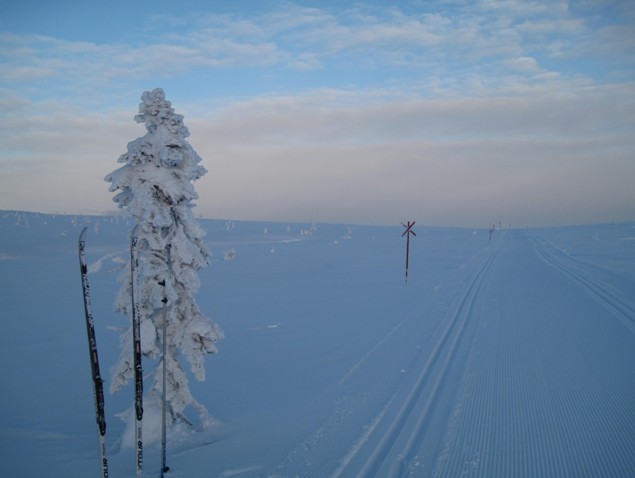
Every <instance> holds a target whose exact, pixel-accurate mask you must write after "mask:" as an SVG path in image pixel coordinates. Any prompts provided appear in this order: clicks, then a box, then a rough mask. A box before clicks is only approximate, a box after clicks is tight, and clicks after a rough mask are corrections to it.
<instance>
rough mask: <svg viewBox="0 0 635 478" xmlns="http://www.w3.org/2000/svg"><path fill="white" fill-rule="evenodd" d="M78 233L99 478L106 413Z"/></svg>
mask: <svg viewBox="0 0 635 478" xmlns="http://www.w3.org/2000/svg"><path fill="white" fill-rule="evenodd" d="M87 229H88V228H87V227H85V228H84V229H83V230H82V232H81V234H80V235H79V269H80V273H81V278H82V291H83V293H84V313H85V316H86V331H87V333H88V353H89V355H90V368H91V372H92V377H93V391H94V393H95V412H96V418H97V431H98V434H97V437H98V440H99V468H100V473H101V474H100V476H101V478H108V460H107V458H106V413H105V407H104V381H103V380H102V378H101V373H100V372H99V357H98V355H97V340H96V338H95V323H94V320H93V312H92V309H91V306H90V286H89V284H88V267H87V266H86V251H85V246H86V230H87Z"/></svg>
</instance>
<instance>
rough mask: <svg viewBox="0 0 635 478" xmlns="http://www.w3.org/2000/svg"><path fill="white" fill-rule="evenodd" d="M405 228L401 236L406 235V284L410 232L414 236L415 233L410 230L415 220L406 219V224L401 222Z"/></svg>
mask: <svg viewBox="0 0 635 478" xmlns="http://www.w3.org/2000/svg"><path fill="white" fill-rule="evenodd" d="M401 225H402V226H403V227H405V228H406V230H405V231H404V232H403V234H402V235H401V237H403V236H406V285H408V260H409V258H410V234H412V235H413V236H416V235H417V234H416V233H415V232H414V231H413V230H412V226H414V225H415V221H412V222H410V221H408V224H404V223H403V222H402V223H401Z"/></svg>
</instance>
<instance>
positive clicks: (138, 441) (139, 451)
mask: <svg viewBox="0 0 635 478" xmlns="http://www.w3.org/2000/svg"><path fill="white" fill-rule="evenodd" d="M137 241H138V238H137V227H135V229H134V230H133V231H132V236H131V238H130V296H131V297H132V342H133V347H134V349H133V354H134V375H135V402H134V403H135V448H136V453H135V463H136V470H137V475H140V474H142V473H143V369H142V367H141V314H140V313H139V304H138V303H137V301H135V281H136V279H137V267H138V265H139V259H138V257H137Z"/></svg>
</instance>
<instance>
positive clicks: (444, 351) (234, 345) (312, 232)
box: [0, 212, 635, 478]
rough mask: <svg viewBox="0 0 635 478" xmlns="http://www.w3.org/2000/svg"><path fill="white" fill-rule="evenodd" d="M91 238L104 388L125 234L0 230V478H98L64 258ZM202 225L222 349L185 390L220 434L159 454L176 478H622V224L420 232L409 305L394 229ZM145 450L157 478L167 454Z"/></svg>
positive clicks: (632, 410)
mask: <svg viewBox="0 0 635 478" xmlns="http://www.w3.org/2000/svg"><path fill="white" fill-rule="evenodd" d="M86 224H88V225H90V230H89V235H88V237H87V255H88V260H89V265H90V264H93V265H94V266H93V268H92V269H91V274H90V276H89V277H90V281H91V292H92V297H91V299H92V304H93V312H94V316H95V322H96V331H97V341H98V346H99V352H100V364H101V367H102V371H103V372H104V375H106V373H105V372H107V371H108V369H109V368H110V367H112V365H113V364H114V363H115V361H116V359H117V356H118V353H119V351H118V334H119V332H118V329H120V328H122V327H126V326H127V322H126V318H125V317H121V316H118V315H116V314H115V313H114V312H113V311H112V303H113V301H114V298H115V295H116V290H117V283H116V277H117V276H118V274H119V268H120V267H122V263H121V261H120V258H121V257H125V256H126V254H127V243H128V237H127V235H128V233H129V231H130V230H131V229H132V225H131V224H130V223H129V222H127V221H124V220H122V219H115V218H110V217H99V218H97V217H77V218H71V217H67V216H57V217H53V216H47V215H37V214H24V213H15V212H4V213H2V214H0V258H2V259H1V260H0V272H1V274H0V280H2V288H1V289H0V290H1V291H2V292H1V293H2V303H3V314H2V316H3V318H5V320H4V333H3V334H2V335H1V336H0V360H1V363H2V364H3V365H2V367H0V383H2V384H3V393H2V398H0V404H1V405H2V406H1V407H0V453H1V454H2V458H3V463H4V465H5V472H6V473H7V476H24V477H39V476H61V477H62V476H63V477H71V478H73V477H78V478H79V477H82V478H84V477H89V476H97V473H98V466H97V462H96V460H97V458H96V457H97V450H96V441H97V440H96V436H95V423H94V407H93V401H92V389H91V383H90V371H89V364H88V357H87V356H86V337H85V327H84V319H83V315H82V314H83V310H82V304H81V300H82V299H81V290H80V283H79V267H78V264H77V257H76V255H77V253H76V241H77V237H76V236H77V235H78V234H79V231H80V230H81V228H82V227H83V226H84V225H86ZM202 224H203V226H204V227H205V229H206V230H207V232H208V234H207V236H206V242H207V244H208V246H209V248H210V249H211V250H212V252H213V253H214V262H213V264H212V266H210V267H209V268H207V269H204V270H203V271H201V274H200V279H201V290H200V291H199V293H198V294H197V296H196V299H197V302H198V304H199V306H200V308H201V310H202V311H204V313H206V314H209V315H210V316H211V317H212V318H213V319H214V320H215V321H216V322H217V323H218V324H219V325H220V326H221V328H222V329H223V330H224V332H225V339H224V340H222V341H220V342H219V343H218V347H219V350H220V352H219V354H218V355H215V356H212V357H210V358H209V359H208V360H207V361H206V368H207V381H206V382H203V383H199V382H196V381H195V380H191V381H190V386H191V389H192V392H193V394H194V396H195V397H197V398H199V399H200V400H201V401H202V402H203V403H204V405H205V406H206V407H207V408H208V409H209V411H210V412H211V413H212V414H213V415H214V416H215V418H216V419H217V422H216V425H215V426H213V427H212V428H211V429H209V430H207V431H205V432H199V433H194V434H182V435H174V436H172V437H170V440H169V442H168V465H169V466H170V468H171V471H170V476H174V477H188V478H190V477H191V478H197V477H206V478H209V477H236V476H239V477H292V476H302V477H311V476H313V477H367V476H368V477H371V476H377V477H384V476H388V477H405V476H417V477H420V476H421V477H429V476H430V477H455V476H476V477H510V476H514V477H536V476H541V477H563V476H564V477H568V476H571V477H587V476H588V477H598V476H600V477H603V476H607V477H628V476H632V470H633V469H635V454H633V452H632V450H633V449H635V405H634V402H633V397H635V369H634V367H633V366H632V364H633V363H635V333H634V331H633V330H634V328H633V320H634V319H635V313H634V311H635V297H634V295H635V260H634V259H635V241H633V240H629V239H628V238H630V237H633V236H635V228H634V225H633V224H615V225H613V224H608V225H593V226H587V227H575V228H553V229H544V230H543V229H536V230H503V231H496V232H495V233H494V236H493V238H492V241H491V242H489V241H488V231H487V230H485V229H483V230H480V231H473V230H466V229H437V228H425V227H419V228H417V227H415V229H416V232H417V237H415V238H412V240H411V245H410V246H411V251H410V252H411V257H410V275H409V283H408V286H407V287H406V286H405V285H404V275H403V274H404V270H403V268H404V259H405V257H404V254H405V240H404V239H403V238H402V237H401V236H400V234H401V228H400V227H394V228H389V227H386V228H381V227H363V226H356V227H355V228H349V227H347V226H345V225H316V226H314V227H311V226H310V225H306V224H303V225H299V224H291V225H287V224H271V223H269V224H264V223H242V222H236V223H225V222H224V221H202ZM351 229H352V230H351ZM345 237H346V239H345ZM232 249H233V250H234V251H235V255H234V256H233V258H232V260H224V252H225V251H227V250H232ZM113 329H115V330H113ZM144 369H145V370H147V371H150V370H151V369H152V363H147V366H146V365H144ZM132 397H133V391H132V387H131V386H128V387H127V388H124V389H123V391H121V392H119V393H116V394H114V395H110V394H108V395H107V396H106V410H107V414H108V416H107V418H108V435H107V443H108V451H109V461H110V466H111V475H112V476H115V477H122V476H123V477H133V476H134V468H133V464H134V461H133V451H132V450H131V449H127V448H122V447H120V444H119V442H118V440H119V439H120V438H121V436H122V434H123V431H124V424H123V422H121V421H119V420H118V419H117V417H116V414H117V413H120V412H122V411H124V410H126V409H127V408H128V407H129V406H130V405H131V403H132ZM145 451H146V456H145V462H146V471H147V473H148V476H154V475H152V470H153V469H156V471H157V476H158V466H159V450H158V447H150V446H149V447H147V448H146V450H145ZM33 456H37V457H38V459H37V460H33V459H32V457H33ZM153 464H154V465H156V466H154V468H153Z"/></svg>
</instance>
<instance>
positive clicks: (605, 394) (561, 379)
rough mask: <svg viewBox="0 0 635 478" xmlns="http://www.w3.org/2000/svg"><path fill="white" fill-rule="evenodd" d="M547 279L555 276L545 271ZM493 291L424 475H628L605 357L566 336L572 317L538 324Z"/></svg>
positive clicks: (623, 433) (626, 431)
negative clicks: (433, 460) (437, 446)
mask: <svg viewBox="0 0 635 478" xmlns="http://www.w3.org/2000/svg"><path fill="white" fill-rule="evenodd" d="M532 245H534V246H535V245H536V244H535V242H533V243H532ZM545 247H546V246H545ZM536 252H537V253H536V257H537V259H538V260H540V261H542V262H543V263H545V265H546V266H548V267H552V262H551V261H547V260H546V258H545V256H544V255H541V254H540V252H539V251H536ZM548 257H549V256H548ZM504 260H505V259H502V260H501V261H500V262H499V264H504ZM506 267H508V268H512V267H516V265H514V264H511V265H510V264H508V265H507V266H506ZM508 270H509V269H508ZM563 272H564V271H563ZM553 273H554V274H560V273H561V269H560V268H558V267H557V266H553ZM542 277H545V276H544V275H543V276H542ZM568 278H569V276H568V275H566V276H565V280H568ZM521 285H522V283H521ZM576 285H577V286H579V285H580V284H579V283H577V282H576ZM589 287H590V286H589ZM548 288H549V284H548V283H545V285H544V286H543V287H542V289H543V290H546V289H548ZM497 289H498V287H496V281H494V287H493V288H492V289H491V291H490V292H493V293H494V295H493V296H492V298H493V299H495V300H492V301H491V302H489V304H490V306H489V309H488V310H485V311H484V314H483V322H482V324H481V327H480V328H479V329H478V332H477V333H476V336H475V339H474V341H473V345H474V346H473V348H472V350H471V351H470V356H469V358H468V360H467V367H466V370H465V379H464V381H463V384H462V387H461V390H460V392H459V393H458V394H457V400H456V402H455V405H454V410H453V412H452V413H451V415H450V418H449V420H448V428H447V430H446V436H445V439H444V445H443V448H442V450H441V452H440V453H439V456H438V460H437V463H436V466H435V469H434V471H433V473H432V474H431V475H430V476H434V477H438V478H441V477H457V476H473V477H480V478H490V477H529V478H532V477H561V476H562V477H569V476H571V477H573V476H575V477H597V476H611V477H624V478H625V477H627V476H629V477H631V476H633V475H632V470H633V469H634V468H633V463H634V458H633V454H632V450H633V448H632V444H633V442H634V437H635V435H634V434H633V431H634V430H635V427H634V426H633V416H634V412H633V407H632V397H633V389H634V387H633V382H632V380H629V374H624V373H619V371H614V370H613V369H614V367H612V366H611V359H608V358H606V355H607V354H606V353H605V351H603V350H601V349H598V348H593V347H589V344H588V343H586V342H585V341H581V340H580V338H581V337H584V334H585V333H584V332H582V331H580V329H578V328H574V327H573V325H574V324H576V318H575V317H573V318H571V317H564V316H563V317H557V316H554V315H546V316H545V315H544V308H540V307H538V308H536V307H535V300H536V298H535V297H532V296H531V295H525V294H523V293H521V294H520V295H513V294H512V295H509V292H510V291H512V292H513V290H514V287H513V286H512V287H511V288H509V287H508V288H505V289H504V290H505V293H504V294H502V293H501V295H497V293H496V290H497ZM536 291H539V289H536ZM499 293H500V292H499ZM575 296H576V295H575V292H574V293H573V297H575ZM540 297H541V298H543V297H545V296H544V295H541V296H540ZM591 299H595V297H591ZM567 300H569V297H564V298H563V301H565V302H566V301H567ZM510 306H513V308H510ZM510 311H513V314H510V313H509V312H510ZM609 325H612V324H609ZM613 325H617V322H616V323H615V324H613ZM602 329H604V327H602V326H601V325H598V326H597V327H595V328H592V329H589V330H590V331H596V330H602ZM611 329H613V330H614V329H615V327H611ZM587 333H589V332H587ZM626 335H628V334H626ZM628 338H630V336H629V337H628ZM631 342H632V341H631ZM615 357H619V358H620V359H622V360H628V357H632V354H621V355H616V356H615ZM603 359H604V360H603ZM614 360H615V359H614ZM630 377H631V378H632V374H630ZM629 470H631V471H629ZM426 476H427V475H426Z"/></svg>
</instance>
